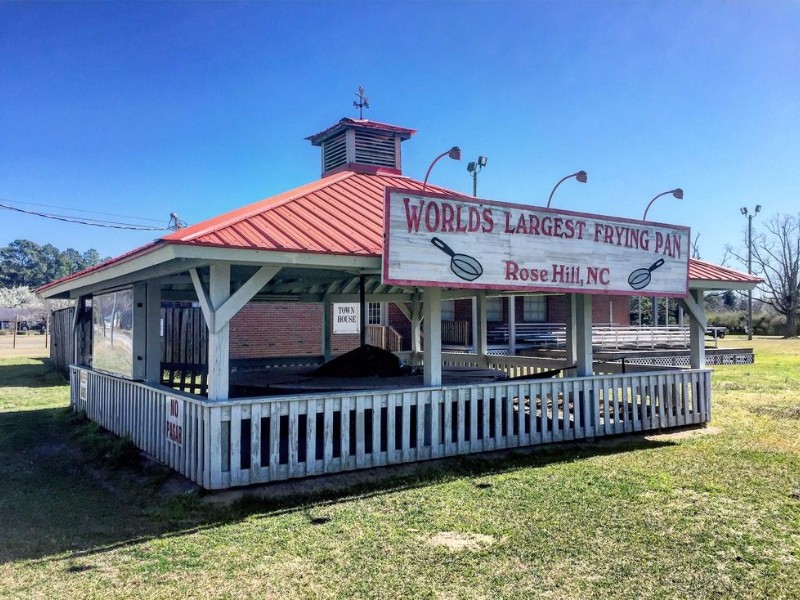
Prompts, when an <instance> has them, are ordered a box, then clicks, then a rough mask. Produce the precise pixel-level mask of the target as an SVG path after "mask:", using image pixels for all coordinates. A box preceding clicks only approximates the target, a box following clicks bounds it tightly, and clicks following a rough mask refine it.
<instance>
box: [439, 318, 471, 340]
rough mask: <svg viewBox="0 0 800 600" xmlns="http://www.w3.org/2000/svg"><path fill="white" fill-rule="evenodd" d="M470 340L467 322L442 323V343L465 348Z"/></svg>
mask: <svg viewBox="0 0 800 600" xmlns="http://www.w3.org/2000/svg"><path fill="white" fill-rule="evenodd" d="M469 339H470V323H469V321H442V343H443V344H455V345H458V346H466V345H467V344H469Z"/></svg>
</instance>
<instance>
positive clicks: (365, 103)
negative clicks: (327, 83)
mask: <svg viewBox="0 0 800 600" xmlns="http://www.w3.org/2000/svg"><path fill="white" fill-rule="evenodd" d="M356 96H358V101H356V100H353V106H355V107H356V108H357V109H358V118H359V119H363V118H364V109H365V108H369V99H367V97H366V96H365V95H364V87H363V86H358V93H357V94H356Z"/></svg>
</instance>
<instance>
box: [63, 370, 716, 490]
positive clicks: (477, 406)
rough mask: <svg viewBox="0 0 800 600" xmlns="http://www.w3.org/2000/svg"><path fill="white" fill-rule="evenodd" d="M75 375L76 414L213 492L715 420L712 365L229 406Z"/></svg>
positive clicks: (93, 374)
mask: <svg viewBox="0 0 800 600" xmlns="http://www.w3.org/2000/svg"><path fill="white" fill-rule="evenodd" d="M512 362H516V361H508V359H506V360H505V361H504V362H503V365H505V366H504V367H503V368H515V367H514V365H513V364H511V363H512ZM493 364H499V363H493ZM521 368H527V367H521ZM535 368H538V367H535ZM71 370H72V377H71V382H72V389H71V393H72V403H73V406H74V407H75V408H76V409H83V410H85V411H86V413H87V415H88V416H89V417H90V418H92V419H93V420H95V421H97V422H98V423H100V425H102V426H103V427H105V428H107V429H109V430H111V431H113V432H115V433H117V434H119V435H130V436H131V439H132V440H133V441H134V443H135V444H136V445H137V446H139V447H140V448H142V449H143V450H145V451H146V452H148V453H149V454H151V455H153V456H154V457H155V458H157V459H158V460H160V461H162V462H164V463H166V464H168V465H169V466H171V467H172V468H174V469H175V470H177V471H179V472H181V473H182V474H183V475H185V476H186V477H188V478H190V479H192V480H193V481H195V482H196V483H198V484H200V485H202V486H203V487H205V488H208V489H220V488H227V487H234V486H241V485H249V484H254V483H262V482H268V481H278V480H283V479H288V478H293V477H306V476H309V475H318V474H323V473H337V472H341V471H348V470H353V469H363V468H371V467H378V466H383V465H389V464H395V463H407V462H414V461H420V460H428V459H432V458H439V457H445V456H455V455H459V454H469V453H475V452H484V451H488V450H497V449H501V448H517V447H524V446H531V445H537V444H546V443H551V442H560V441H565V440H577V439H585V438H593V437H599V436H604V435H612V434H620V433H629V432H635V431H644V430H651V429H661V428H667V427H677V426H682V425H690V424H698V423H704V422H706V421H708V420H709V418H710V371H707V370H675V371H662V372H649V373H638V374H626V375H606V376H594V377H584V378H576V377H563V378H556V379H547V380H535V381H530V380H529V381H514V382H497V383H489V384H481V385H456V386H448V387H429V388H413V389H403V390H392V391H388V390H378V391H359V392H341V393H329V394H309V395H298V396H280V397H269V398H248V399H237V400H232V401H226V402H209V401H205V400H200V399H197V398H193V397H189V396H187V395H185V394H180V393H178V392H174V391H172V390H166V389H163V388H153V387H148V386H146V385H143V384H140V383H136V382H130V381H125V380H121V379H117V378H114V377H110V376H108V375H103V374H100V373H96V372H93V371H89V370H86V369H82V368H78V367H74V366H73V367H72V368H71ZM84 373H85V374H84ZM81 378H84V380H85V388H84V390H83V397H84V398H85V399H81V395H82V391H81ZM173 400H177V401H179V402H180V409H178V408H176V412H177V413H178V414H179V415H180V422H179V426H180V428H181V429H180V432H181V441H182V444H181V445H178V444H176V443H174V442H172V441H170V440H169V439H168V435H167V433H168V431H170V429H169V426H168V425H167V423H168V422H169V420H170V415H169V411H170V407H171V406H173ZM175 406H176V407H177V406H178V405H177V404H175ZM174 420H175V419H174V417H173V422H174ZM172 431H173V432H174V431H175V430H174V429H173V430H172Z"/></svg>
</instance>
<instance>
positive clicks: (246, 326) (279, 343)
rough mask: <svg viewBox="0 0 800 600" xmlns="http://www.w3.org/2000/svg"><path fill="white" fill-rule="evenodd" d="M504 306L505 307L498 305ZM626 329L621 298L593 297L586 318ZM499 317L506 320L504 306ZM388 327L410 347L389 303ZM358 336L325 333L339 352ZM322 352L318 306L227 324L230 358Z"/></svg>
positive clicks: (268, 306) (260, 313) (465, 315)
mask: <svg viewBox="0 0 800 600" xmlns="http://www.w3.org/2000/svg"><path fill="white" fill-rule="evenodd" d="M517 302H518V304H517V307H516V311H517V315H520V316H521V315H522V299H521V298H518V299H517ZM504 304H505V303H504ZM565 306H566V305H565V298H564V296H561V295H558V296H548V297H547V316H548V321H550V322H552V323H563V322H564V320H565V316H566V315H565ZM609 310H611V313H612V316H613V322H614V323H616V324H618V325H628V324H630V323H629V320H630V317H629V311H628V297H627V296H594V297H593V299H592V319H593V321H594V322H595V323H608V319H609ZM503 312H504V315H505V316H506V318H507V316H508V310H507V305H506V306H504V310H503ZM388 317H389V324H390V325H392V326H393V327H394V328H395V329H396V330H397V331H398V333H399V334H400V335H402V336H403V349H404V350H408V349H410V347H411V323H410V321H409V320H408V319H407V318H406V316H405V315H404V314H403V313H402V312H400V309H398V308H397V307H396V306H395V305H394V303H391V304H389V308H388ZM455 318H456V320H458V321H469V322H472V301H471V300H469V299H467V300H457V301H456V302H455ZM358 344H359V336H358V335H334V334H331V351H332V352H333V354H334V355H337V354H342V353H344V352H347V351H349V350H352V349H353V348H356V347H358ZM321 353H322V305H321V304H313V303H301V302H298V303H295V302H292V303H285V304H281V303H251V304H248V305H247V306H245V307H244V308H243V309H242V310H241V311H239V314H237V315H236V316H235V317H234V318H233V319H232V320H231V334H230V356H231V358H267V357H277V356H313V355H319V354H321Z"/></svg>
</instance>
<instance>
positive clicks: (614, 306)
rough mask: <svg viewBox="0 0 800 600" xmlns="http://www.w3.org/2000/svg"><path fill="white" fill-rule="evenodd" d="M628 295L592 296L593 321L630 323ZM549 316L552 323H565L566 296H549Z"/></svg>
mask: <svg viewBox="0 0 800 600" xmlns="http://www.w3.org/2000/svg"><path fill="white" fill-rule="evenodd" d="M628 298H629V297H628V296H600V295H597V296H592V322H593V323H603V324H605V323H609V316H610V317H612V320H611V321H610V322H612V323H614V324H615V325H626V326H627V325H630V312H629V311H628V302H629V299H628ZM547 317H548V321H550V322H551V323H564V322H565V321H566V318H567V299H566V297H565V296H548V298H547Z"/></svg>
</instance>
